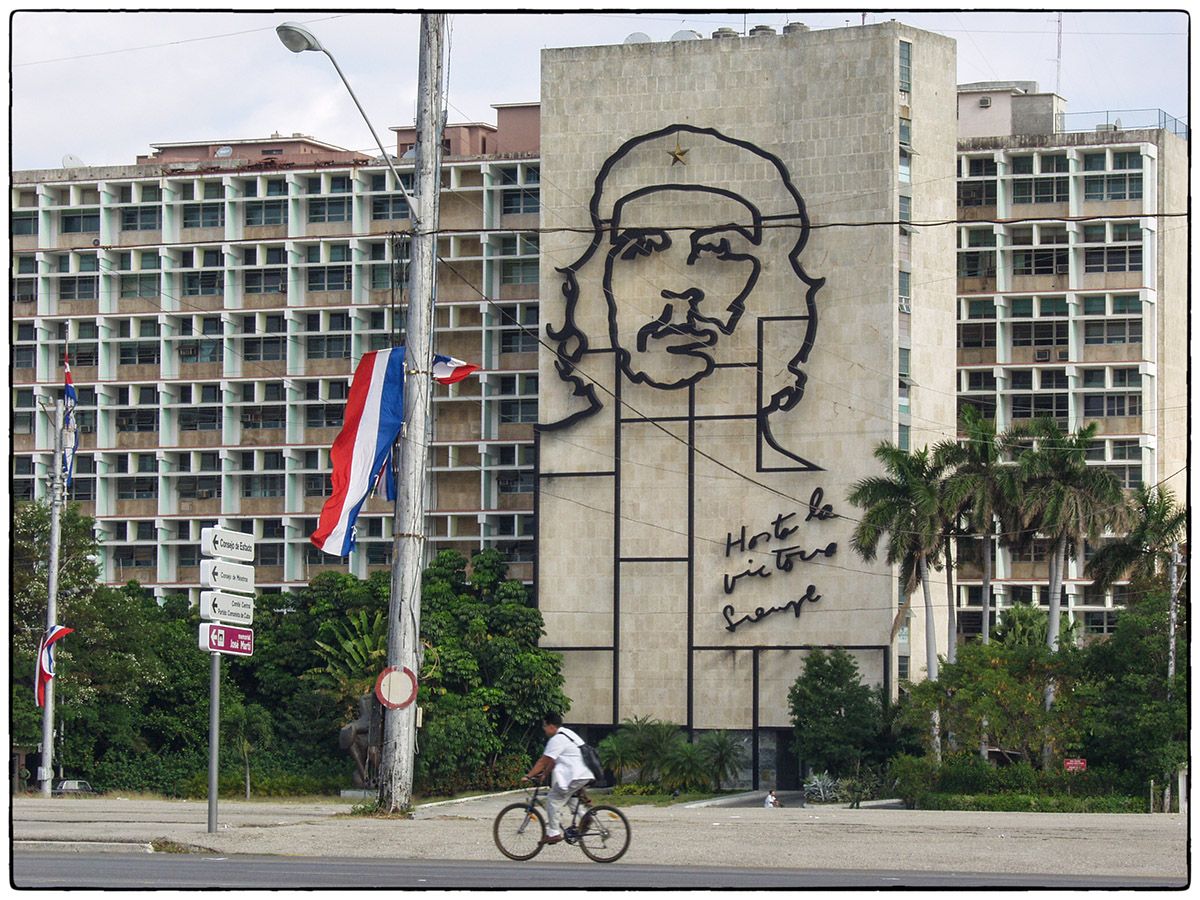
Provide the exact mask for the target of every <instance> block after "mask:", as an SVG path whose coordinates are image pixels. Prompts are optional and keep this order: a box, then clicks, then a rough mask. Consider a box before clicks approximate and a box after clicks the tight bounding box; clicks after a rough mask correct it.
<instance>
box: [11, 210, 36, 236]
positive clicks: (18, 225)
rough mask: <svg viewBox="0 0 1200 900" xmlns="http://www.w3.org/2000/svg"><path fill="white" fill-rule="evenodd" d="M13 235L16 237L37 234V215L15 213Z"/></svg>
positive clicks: (13, 216)
mask: <svg viewBox="0 0 1200 900" xmlns="http://www.w3.org/2000/svg"><path fill="white" fill-rule="evenodd" d="M12 233H13V236H14V237H15V236H16V235H32V234H37V233H38V225H37V213H13V215H12Z"/></svg>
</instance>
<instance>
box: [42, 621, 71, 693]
mask: <svg viewBox="0 0 1200 900" xmlns="http://www.w3.org/2000/svg"><path fill="white" fill-rule="evenodd" d="M74 630H75V629H74V628H67V627H66V626H65V625H55V626H53V627H52V628H51V629H50V630H49V631H47V632H46V633H45V634H43V635H42V640H41V642H40V643H39V644H38V664H37V674H36V675H34V681H33V693H34V696H35V698H36V699H37V705H38V706H45V705H46V685H48V684H49V683H50V679H51V678H53V677H54V643H55V642H56V641H57V640H58V639H59V638H64V637H66V636H67V635H68V634H70V633H71V632H73V631H74Z"/></svg>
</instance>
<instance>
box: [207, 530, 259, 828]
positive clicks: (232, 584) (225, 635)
mask: <svg viewBox="0 0 1200 900" xmlns="http://www.w3.org/2000/svg"><path fill="white" fill-rule="evenodd" d="M200 552H201V553H202V554H203V555H204V556H207V557H212V558H211V559H203V560H201V561H200V584H201V586H203V587H206V588H212V590H208V591H202V592H201V594H200V617H201V618H202V619H207V620H210V621H205V622H202V623H201V624H200V634H199V640H200V649H201V650H206V651H208V654H209V656H210V657H211V659H212V667H211V670H210V673H209V689H208V697H209V699H208V833H209V834H215V833H216V830H217V767H218V762H219V761H220V752H221V747H220V744H221V656H222V655H223V654H224V655H230V656H251V655H252V654H253V653H254V632H253V631H251V630H250V629H249V628H242V627H240V626H241V625H249V624H250V623H251V622H253V621H254V596H253V595H254V566H252V565H250V566H247V565H242V563H247V562H253V561H254V535H252V534H243V533H242V532H240V531H229V530H228V529H225V528H216V527H212V528H202V529H200ZM230 591H232V592H233V593H228V592H230ZM243 595H249V596H243ZM230 622H232V623H235V624H227V623H230Z"/></svg>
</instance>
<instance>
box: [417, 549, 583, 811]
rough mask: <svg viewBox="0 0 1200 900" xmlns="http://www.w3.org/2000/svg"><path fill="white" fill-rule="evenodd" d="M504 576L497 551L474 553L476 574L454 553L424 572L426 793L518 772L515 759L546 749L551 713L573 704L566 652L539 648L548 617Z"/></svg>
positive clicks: (422, 767)
mask: <svg viewBox="0 0 1200 900" xmlns="http://www.w3.org/2000/svg"><path fill="white" fill-rule="evenodd" d="M506 572H507V569H506V567H505V566H504V561H503V557H501V556H500V555H499V554H497V553H495V552H494V551H488V552H485V553H481V554H479V555H477V556H476V557H475V558H474V559H472V561H471V570H470V572H469V573H468V570H467V563H466V560H465V559H464V558H463V557H462V556H461V555H460V554H458V553H454V552H452V551H444V552H442V553H439V554H438V555H437V556H436V557H435V558H434V560H433V561H432V562H431V563H430V565H429V567H428V568H427V569H426V572H425V577H424V580H423V582H422V615H421V637H422V641H423V642H424V644H425V646H426V648H427V650H426V652H425V658H424V662H423V666H422V672H421V679H420V693H419V695H418V698H419V701H418V702H420V703H421V705H422V706H423V707H424V710H425V715H424V726H423V728H422V735H421V738H422V745H421V753H420V755H419V756H418V758H417V777H418V779H419V780H420V781H421V783H422V784H423V785H424V786H425V787H426V788H427V789H429V788H433V789H438V790H457V789H459V788H462V787H467V786H470V785H475V786H479V787H491V786H493V783H495V782H497V780H500V781H503V780H504V778H507V777H508V775H511V774H516V772H517V766H516V762H515V761H516V760H517V759H522V760H527V759H528V757H529V756H530V755H532V754H534V753H537V752H539V751H540V749H541V744H542V742H543V740H544V739H543V737H542V734H541V727H540V726H541V721H542V716H543V714H544V713H546V712H550V711H554V712H559V713H562V712H566V710H567V709H568V708H569V706H570V702H569V701H568V699H567V698H566V696H565V695H564V694H563V693H562V684H563V677H562V668H561V666H562V660H561V657H559V656H558V655H557V654H555V653H551V652H549V651H546V650H542V649H541V648H539V647H538V640H539V639H540V638H541V636H542V633H543V631H542V617H541V613H539V612H538V611H537V610H536V609H534V608H533V607H531V606H529V605H528V596H527V592H526V590H525V588H524V586H523V585H521V583H520V582H516V581H507V580H505V577H504V576H505V574H506ZM506 760H508V761H510V762H506ZM501 773H508V775H502V774H501Z"/></svg>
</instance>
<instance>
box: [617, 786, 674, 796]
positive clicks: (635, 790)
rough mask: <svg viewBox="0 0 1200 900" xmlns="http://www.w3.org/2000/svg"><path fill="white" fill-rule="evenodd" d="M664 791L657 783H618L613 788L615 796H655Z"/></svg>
mask: <svg viewBox="0 0 1200 900" xmlns="http://www.w3.org/2000/svg"><path fill="white" fill-rule="evenodd" d="M661 793H663V789H662V788H661V787H660V786H659V785H657V784H637V783H633V784H618V785H617V786H616V787H614V788H613V789H612V796H614V797H653V796H655V795H657V794H661Z"/></svg>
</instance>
